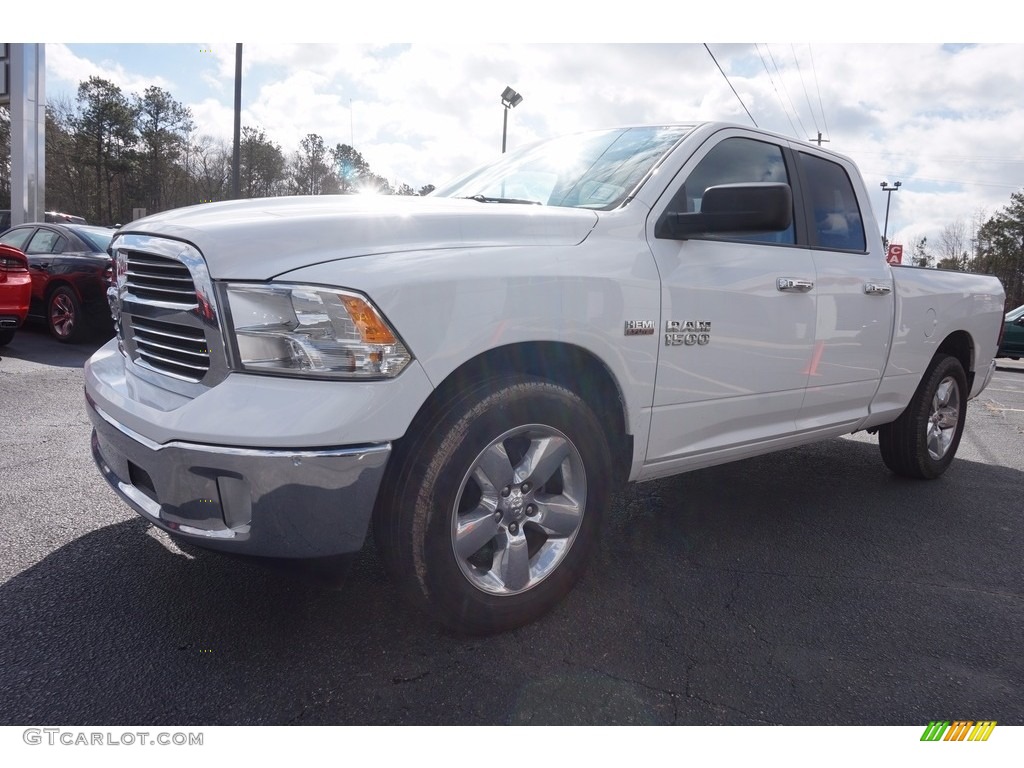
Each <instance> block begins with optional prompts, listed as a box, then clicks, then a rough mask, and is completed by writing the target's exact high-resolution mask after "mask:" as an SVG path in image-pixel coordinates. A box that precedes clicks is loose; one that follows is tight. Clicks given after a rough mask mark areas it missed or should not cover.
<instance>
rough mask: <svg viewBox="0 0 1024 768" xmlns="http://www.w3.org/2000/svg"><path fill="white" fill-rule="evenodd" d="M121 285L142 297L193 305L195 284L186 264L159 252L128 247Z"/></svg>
mask: <svg viewBox="0 0 1024 768" xmlns="http://www.w3.org/2000/svg"><path fill="white" fill-rule="evenodd" d="M127 257H128V258H127V271H126V272H125V287H126V288H127V290H128V291H129V292H130V293H132V294H133V295H135V296H137V297H138V298H139V299H141V300H143V301H163V302H168V303H171V304H181V305H185V306H190V307H194V306H196V286H195V283H194V282H193V281H192V275H191V273H189V271H188V267H186V266H185V265H184V264H182V263H181V262H180V261H174V260H173V259H165V258H163V257H162V256H153V255H151V254H146V253H139V252H137V251H129V252H128V253H127Z"/></svg>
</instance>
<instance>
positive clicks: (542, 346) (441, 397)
mask: <svg viewBox="0 0 1024 768" xmlns="http://www.w3.org/2000/svg"><path fill="white" fill-rule="evenodd" d="M514 373H521V374H522V373H525V374H529V375H531V376H536V377H537V378H540V379H544V380H546V381H551V382H553V383H556V384H560V385H561V386H564V387H565V388H566V389H569V390H571V391H572V392H574V393H575V394H576V395H578V396H579V397H580V398H581V399H582V400H583V401H584V402H585V403H586V404H587V405H588V406H589V407H590V408H591V410H593V411H594V414H595V415H596V416H597V417H598V420H599V421H600V423H601V425H602V426H603V428H604V430H605V433H606V434H607V436H608V445H609V447H610V448H611V452H612V462H613V464H614V466H613V468H612V469H613V476H614V477H615V479H616V480H617V481H618V480H625V479H626V477H627V476H628V475H629V469H630V464H631V462H632V459H633V436H632V435H631V434H629V432H628V431H627V421H626V406H625V399H624V398H623V395H622V389H621V387H620V386H619V384H618V382H617V381H616V379H615V376H614V375H613V374H612V372H611V371H610V370H609V368H608V366H606V365H605V364H604V362H602V361H601V360H600V359H599V358H598V357H597V356H596V355H594V354H593V353H592V352H590V351H588V350H586V349H584V348H582V347H579V346H576V345H575V344H568V343H565V342H551V341H535V342H518V343H514V344H508V345H505V346H501V347H496V348H494V349H489V350H487V351H485V352H482V353H480V354H479V355H477V356H475V357H472V358H470V359H469V360H466V361H465V362H464V363H462V364H461V365H460V366H459V367H457V368H456V369H455V370H453V371H452V372H451V373H449V374H448V376H446V377H445V379H444V380H443V381H442V382H441V383H440V384H439V385H438V386H437V387H436V388H435V389H434V391H433V392H432V393H431V394H430V396H429V397H428V398H427V400H426V401H425V402H424V403H423V405H422V406H421V407H420V409H419V411H418V412H417V414H416V416H415V417H414V418H413V420H412V423H411V424H410V427H409V429H408V430H407V431H406V435H405V437H403V438H401V439H400V440H399V441H398V442H399V443H401V441H403V440H406V439H407V438H408V436H409V435H410V434H412V433H414V432H415V430H416V429H417V428H418V427H419V426H420V424H422V423H423V422H424V421H426V420H428V419H429V418H430V416H431V415H432V414H433V412H434V410H435V409H436V408H438V407H441V406H442V404H443V403H444V402H446V401H447V400H449V399H450V398H451V397H452V396H453V395H454V394H455V393H457V392H459V391H462V390H463V389H465V388H466V387H468V386H471V385H472V384H473V383H475V382H477V381H480V380H481V379H484V378H488V377H491V376H495V375H501V374H514Z"/></svg>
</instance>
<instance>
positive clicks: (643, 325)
mask: <svg viewBox="0 0 1024 768" xmlns="http://www.w3.org/2000/svg"><path fill="white" fill-rule="evenodd" d="M626 335H627V336H653V335H654V321H653V320H627V321H626Z"/></svg>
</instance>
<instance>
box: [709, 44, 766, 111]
mask: <svg viewBox="0 0 1024 768" xmlns="http://www.w3.org/2000/svg"><path fill="white" fill-rule="evenodd" d="M704 50H705V51H707V52H708V56H710V57H711V60H712V61H713V62H715V66H716V67H718V71H719V72H721V73H722V77H724V78H725V82H727V83H729V87H730V88H732V92H733V95H734V96H735V97H736V101H738V102H739V103H740V106H741V107H743V111H744V112H746V113H747V117H749V118H750V122H752V123H753V124H754V127H755V128H758V127H760V126H758V124H757V121H756V120H755V119H754V116H753V115H752V114H750V110H749V109H747V105H746V104H744V103H743V99H741V98H740V95H739V94H738V93H736V89H735V88H733V87H732V83H731V82H730V81H729V76H728V75H727V74H725V70H724V69H722V65H721V64H719V63H718V59H716V58H715V54H713V53H712V52H711V49H710V48H708V44H707V43H704Z"/></svg>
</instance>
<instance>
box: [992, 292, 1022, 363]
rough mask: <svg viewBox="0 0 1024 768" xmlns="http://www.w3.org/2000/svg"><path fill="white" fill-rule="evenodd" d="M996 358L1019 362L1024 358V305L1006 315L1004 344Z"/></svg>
mask: <svg viewBox="0 0 1024 768" xmlns="http://www.w3.org/2000/svg"><path fill="white" fill-rule="evenodd" d="M996 357H1008V358H1010V359H1011V360H1019V359H1020V358H1022V357H1024V304H1022V305H1021V306H1019V307H1017V308H1016V309H1012V310H1010V311H1009V312H1007V313H1006V317H1005V318H1004V322H1003V342H1002V344H1000V345H999V352H998V353H997V354H996Z"/></svg>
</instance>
